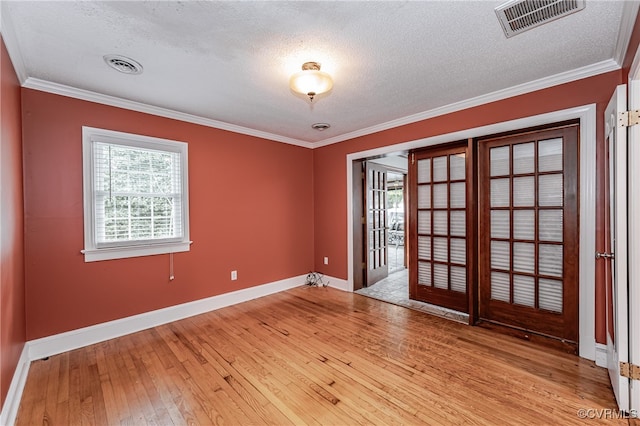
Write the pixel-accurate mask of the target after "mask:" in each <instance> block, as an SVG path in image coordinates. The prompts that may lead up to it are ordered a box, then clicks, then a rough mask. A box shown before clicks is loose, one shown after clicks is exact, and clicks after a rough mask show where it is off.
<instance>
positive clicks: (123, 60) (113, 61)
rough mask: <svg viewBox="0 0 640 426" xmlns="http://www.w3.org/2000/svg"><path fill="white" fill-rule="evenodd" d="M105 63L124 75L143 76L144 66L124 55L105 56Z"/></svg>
mask: <svg viewBox="0 0 640 426" xmlns="http://www.w3.org/2000/svg"><path fill="white" fill-rule="evenodd" d="M103 58H104V61H105V62H106V63H107V65H109V66H110V67H111V68H113V69H114V70H116V71H120V72H121V73H124V74H134V75H135V74H142V65H140V63H139V62H137V61H134V60H133V59H131V58H127V57H126V56H122V55H104V56H103Z"/></svg>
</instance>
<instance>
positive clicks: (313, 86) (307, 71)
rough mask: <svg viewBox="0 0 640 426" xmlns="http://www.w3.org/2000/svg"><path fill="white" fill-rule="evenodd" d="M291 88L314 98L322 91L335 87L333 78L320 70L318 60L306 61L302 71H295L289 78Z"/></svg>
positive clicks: (310, 98)
mask: <svg viewBox="0 0 640 426" xmlns="http://www.w3.org/2000/svg"><path fill="white" fill-rule="evenodd" d="M289 86H290V87H291V90H293V91H294V92H296V93H300V94H302V95H306V96H308V97H309V100H310V101H311V102H313V99H314V98H315V97H316V96H317V95H320V94H322V93H326V92H328V91H329V90H331V88H332V87H333V80H332V79H331V76H330V75H329V74H327V73H326V72H323V71H320V64H319V63H317V62H305V63H304V64H302V71H300V72H297V73H295V74H294V75H292V76H291V78H290V79H289Z"/></svg>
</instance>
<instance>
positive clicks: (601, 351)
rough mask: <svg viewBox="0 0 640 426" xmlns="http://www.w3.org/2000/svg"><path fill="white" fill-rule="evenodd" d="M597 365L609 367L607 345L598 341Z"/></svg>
mask: <svg viewBox="0 0 640 426" xmlns="http://www.w3.org/2000/svg"><path fill="white" fill-rule="evenodd" d="M595 361H596V365H597V366H598V367H602V368H607V345H603V344H602V343H596V360H595Z"/></svg>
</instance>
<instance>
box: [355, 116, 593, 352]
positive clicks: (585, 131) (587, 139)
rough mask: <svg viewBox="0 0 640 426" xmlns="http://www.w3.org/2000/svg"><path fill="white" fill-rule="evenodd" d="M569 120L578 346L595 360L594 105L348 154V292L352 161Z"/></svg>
mask: <svg viewBox="0 0 640 426" xmlns="http://www.w3.org/2000/svg"><path fill="white" fill-rule="evenodd" d="M572 119H579V120H580V260H579V262H580V267H579V269H580V272H579V274H580V275H579V276H580V282H579V286H580V290H579V292H580V309H579V342H578V346H579V351H580V356H581V357H583V358H587V359H590V360H594V359H595V355H596V354H595V257H594V253H595V247H596V242H595V231H594V230H595V229H596V228H595V224H596V177H595V173H594V172H593V171H594V170H595V169H596V149H595V148H596V105H595V104H590V105H585V106H580V107H576V108H570V109H566V110H561V111H554V112H549V113H545V114H540V115H536V116H532V117H524V118H520V119H516V120H511V121H505V122H501V123H495V124H489V125H487V126H482V127H476V128H473V129H466V130H460V131H457V132H453V133H448V134H446V135H438V136H433V137H429V138H425V139H418V140H414V141H411V142H404V143H400V144H396V145H389V146H385V147H381V148H375V149H370V150H367V151H361V152H355V153H351V154H348V155H347V156H346V167H347V182H346V184H347V211H346V214H347V253H348V255H347V268H348V270H347V274H348V279H347V285H348V290H349V291H353V255H352V253H353V219H352V218H353V194H352V190H351V189H352V184H353V176H352V170H353V169H352V162H353V161H354V160H359V159H363V158H367V157H373V156H377V155H383V154H390V153H393V152H397V151H407V150H410V149H414V148H421V147H426V146H431V145H436V144H440V143H446V142H452V141H458V140H461V139H467V138H475V137H480V136H486V135H490V134H493V133H501V132H506V131H512V130H518V129H524V128H527V127H533V126H540V125H544V124H548V123H553V122H558V121H565V120H572Z"/></svg>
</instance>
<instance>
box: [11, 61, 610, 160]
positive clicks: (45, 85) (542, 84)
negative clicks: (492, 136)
mask: <svg viewBox="0 0 640 426" xmlns="http://www.w3.org/2000/svg"><path fill="white" fill-rule="evenodd" d="M619 69H620V65H619V64H618V63H617V62H616V61H615V60H614V59H608V60H605V61H601V62H598V63H595V64H591V65H587V66H585V67H581V68H577V69H574V70H571V71H566V72H563V73H559V74H555V75H552V76H550V77H545V78H541V79H538V80H534V81H530V82H527V83H523V84H519V85H517V86H513V87H509V88H506V89H503V90H498V91H496V92H492V93H488V94H485V95H481V96H476V97H474V98H471V99H466V100H464V101H460V102H454V103H452V104H449V105H445V106H443V107H439V108H434V109H431V110H428V111H424V112H420V113H417V114H413V115H409V116H406V117H402V118H398V119H395V120H391V121H387V122H385V123H381V124H377V125H375V126H371V127H366V128H364V129H360V130H356V131H353V132H349V133H344V134H342V135H338V136H334V137H332V138H328V139H324V140H321V141H318V142H308V141H303V140H299V139H294V138H289V137H286V136H282V135H277V134H274V133H268V132H263V131H260V130H255V129H250V128H248V127H243V126H238V125H234V124H230V123H225V122H223V121H217V120H213V119H209V118H204V117H200V116H196V115H192V114H187V113H183V112H179V111H174V110H170V109H167V108H161V107H157V106H153V105H147V104H144V103H141V102H135V101H131V100H127V99H122V98H118V97H115V96H110V95H104V94H101V93H97V92H92V91H89V90H84V89H78V88H75V87H71V86H67V85H64V84H59V83H53V82H50V81H46V80H41V79H37V78H32V77H28V78H26V81H25V82H24V83H23V84H22V85H23V87H26V88H29V89H34V90H40V91H43V92H48V93H53V94H57V95H61V96H67V97H71V98H76V99H81V100H85V101H89V102H96V103H99V104H103V105H109V106H114V107H118V108H123V109H128V110H132V111H137V112H143V113H147V114H152V115H157V116H160V117H165V118H171V119H174V120H180V121H185V122H188V123H194V124H199V125H202V126H207V127H212V128H216V129H220V130H227V131H230V132H234V133H240V134H244V135H248V136H254V137H258V138H262V139H267V140H271V141H275V142H282V143H287V144H290V145H296V146H300V147H303V148H309V149H315V148H321V147H323V146H327V145H332V144H335V143H339V142H344V141H346V140H349V139H353V138H357V137H361V136H366V135H370V134H372V133H377V132H381V131H384V130H389V129H392V128H395V127H400V126H404V125H407V124H412V123H416V122H418V121H422V120H427V119H429V118H434V117H438V116H441V115H445V114H451V113H453V112H457V111H461V110H465V109H468V108H472V107H476V106H480V105H483V104H487V103H490V102H495V101H500V100H503V99H507V98H511V97H514V96H519V95H524V94H526V93H530V92H535V91H537V90H542V89H547V88H549V87H553V86H557V85H560V84H565V83H570V82H572V81H576V80H580V79H583V78H588V77H593V76H595V75H599V74H604V73H607V72H610V71H616V70H619Z"/></svg>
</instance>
